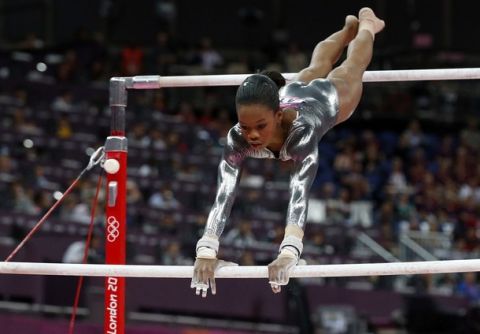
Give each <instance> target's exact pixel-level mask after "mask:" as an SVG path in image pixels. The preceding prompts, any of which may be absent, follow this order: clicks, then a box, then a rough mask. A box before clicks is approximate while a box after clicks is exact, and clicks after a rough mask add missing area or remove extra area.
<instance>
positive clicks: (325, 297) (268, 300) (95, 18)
mask: <svg viewBox="0 0 480 334" xmlns="http://www.w3.org/2000/svg"><path fill="white" fill-rule="evenodd" d="M363 6H370V7H372V8H373V9H374V10H375V11H376V12H377V14H378V15H379V16H380V17H381V18H383V19H385V21H386V25H387V26H386V28H385V30H384V31H383V32H382V33H380V34H379V35H378V36H377V38H376V42H375V51H374V58H373V61H372V64H371V66H370V67H369V70H389V69H421V68H457V67H478V64H479V62H480V57H479V56H480V46H479V43H478V42H477V40H478V38H477V33H478V31H479V30H478V28H477V25H478V22H477V21H478V15H477V13H478V9H479V7H480V5H479V3H478V2H475V1H466V0H463V1H461V0H457V1H453V0H441V1H440V0H437V1H434V0H422V1H419V0H417V1H415V0H410V1H407V0H399V1H386V0H383V1H380V0H379V1H304V0H296V1H290V0H269V1H267V0H266V1H212V0H205V1H186V0H178V1H174V0H172V1H167V0H143V1H126V0H119V1H109V0H84V1H60V0H38V1H33V0H32V1H29V0H2V1H0V41H1V44H0V78H1V79H0V115H1V116H0V127H1V131H0V194H1V197H0V198H1V201H0V213H1V214H0V252H1V255H2V256H3V257H4V258H5V257H6V256H7V255H8V254H9V253H10V252H11V251H12V249H13V248H14V247H15V245H17V244H18V242H19V241H20V240H21V239H22V238H23V236H24V235H25V234H26V233H27V232H28V231H29V230H30V228H31V227H32V226H33V224H34V223H35V222H36V221H37V220H38V219H39V218H40V217H41V216H42V215H43V214H44V213H45V212H46V211H47V210H48V209H49V208H50V207H51V206H52V204H53V203H54V201H55V198H58V195H59V193H58V192H62V191H64V190H65V189H66V188H67V187H68V186H69V185H70V183H71V182H72V180H73V179H74V178H75V177H76V176H77V175H78V174H79V173H80V171H81V170H82V169H83V168H84V167H85V166H86V164H87V163H88V159H89V157H88V156H89V155H90V154H92V152H93V150H94V149H96V148H98V147H99V146H102V145H103V144H104V141H105V138H106V136H107V135H108V133H109V126H110V114H109V110H108V80H109V78H111V77H113V76H132V75H141V74H160V75H189V74H227V73H232V74H233V73H253V72H255V71H258V70H262V69H266V68H269V69H277V70H280V71H282V72H296V71H298V70H299V69H301V68H303V67H304V66H306V64H307V62H308V58H309V56H310V53H311V50H312V49H313V47H314V46H315V44H316V43H317V42H318V41H320V40H321V39H323V38H325V37H327V36H328V35H329V34H330V33H332V32H334V31H335V30H338V29H340V27H341V26H342V24H343V21H344V17H345V16H346V15H348V14H356V13H357V12H358V10H359V9H360V8H361V7H363ZM234 92H235V88H234V87H228V88H176V89H163V90H159V91H135V92H130V93H129V104H128V112H127V132H128V133H127V137H128V140H129V166H128V173H129V182H128V195H127V202H128V221H127V223H128V235H129V236H128V253H127V258H128V260H127V262H128V263H129V264H156V265H162V264H163V265H167V264H174V265H191V264H192V263H193V259H194V245H195V242H196V241H197V239H198V237H199V235H201V233H202V229H203V224H204V222H205V219H206V215H207V214H208V210H209V208H210V205H211V204H212V202H213V196H214V193H215V186H216V165H217V163H218V161H219V159H220V155H221V152H222V143H223V140H224V137H225V134H226V131H228V129H229V128H230V126H232V125H233V124H234V122H235V121H236V118H235V110H234V103H233V101H234ZM479 93H480V85H479V83H478V81H443V82H442V81H437V82H410V83H388V84H385V83H384V84H378V83H368V84H365V88H364V96H363V98H362V102H361V104H360V106H359V108H358V110H357V111H356V112H355V114H354V115H353V117H352V118H351V119H350V120H348V121H347V122H345V123H344V124H341V125H339V126H337V127H335V128H334V129H332V130H331V131H330V132H329V133H328V134H327V135H326V136H325V137H324V139H323V140H322V142H321V143H320V144H319V150H320V155H321V157H322V158H321V159H322V161H321V165H320V169H319V172H318V175H317V178H316V180H315V183H314V185H313V188H312V195H311V203H310V212H309V224H308V226H307V230H306V237H305V252H304V256H305V258H306V260H307V262H308V263H310V264H333V263H369V262H388V261H395V260H400V261H416V260H432V259H434V260H444V259H467V258H476V257H478V254H479V251H480V239H479V238H480V225H479V223H480V222H479V219H478V217H479V213H480V168H479V167H478V166H479V162H480V161H479V156H478V153H479V151H480V130H479V128H478V117H479V116H480V98H479ZM288 168H289V166H288V164H280V163H278V162H272V161H256V160H254V161H250V160H249V161H248V163H247V165H246V167H245V170H244V175H243V176H242V183H241V189H240V193H239V196H238V198H237V201H236V204H235V206H234V209H233V211H232V215H231V221H230V222H229V224H228V228H227V230H226V231H225V232H224V235H223V238H222V241H221V256H222V257H223V258H226V259H228V260H231V261H234V262H237V263H240V264H242V265H266V264H268V263H269V262H270V261H271V260H272V259H273V258H274V256H275V254H276V251H277V248H278V244H279V241H280V240H281V239H282V237H283V235H282V233H283V226H284V214H285V207H286V203H287V200H288V176H289V173H288ZM98 173H99V170H98V169H97V170H94V171H93V172H91V173H89V174H88V175H87V176H86V177H85V178H84V179H83V180H82V181H81V183H80V184H79V185H78V187H77V188H76V190H75V191H74V192H73V193H72V194H71V195H69V196H68V197H67V199H65V201H64V203H63V204H62V206H61V207H60V208H58V210H56V211H55V213H54V215H53V216H52V217H51V218H50V219H49V220H48V221H47V222H46V223H45V224H44V226H43V227H42V229H41V230H40V231H39V232H38V233H37V234H36V235H35V236H34V237H33V238H32V239H31V240H30V241H29V242H28V243H27V244H26V245H25V247H24V248H23V249H22V250H21V251H20V252H19V253H18V255H17V256H16V257H15V258H14V260H15V261H34V262H62V261H64V262H78V261H79V254H81V249H82V246H83V245H84V240H85V237H86V233H87V229H88V223H89V221H90V209H91V204H92V199H93V196H94V193H95V187H96V182H97V178H98ZM104 196H105V194H104V193H103V191H102V192H101V194H100V202H101V203H100V207H99V209H98V210H97V215H96V219H95V223H96V230H95V235H96V237H95V238H94V241H93V243H92V247H93V249H92V251H91V253H90V254H91V256H90V258H89V262H90V263H102V262H103V243H102V238H103V220H104V218H103V216H102V213H103V208H102V206H103V205H104V203H103V202H102V200H103V198H104ZM75 285H76V279H75V278H68V277H46V276H45V277H40V276H28V277H27V276H21V277H20V276H11V275H2V276H0V328H1V329H0V332H1V333H8V334H10V333H18V334H20V333H33V332H36V333H66V332H67V329H68V319H69V316H70V313H71V306H72V305H73V298H74V292H75ZM218 285H219V287H218V295H217V296H214V297H212V296H210V297H208V298H207V299H206V300H203V299H201V298H197V297H196V296H194V292H193V290H191V289H190V288H189V281H188V280H184V279H178V280H166V279H164V280H161V279H140V278H138V279H128V280H127V305H128V306H127V324H128V327H127V333H133V334H140V333H142V334H143V333H210V332H211V333H383V334H385V333H476V332H479V329H478V328H479V326H480V320H479V319H480V315H479V312H478V310H479V309H478V303H479V301H480V286H479V281H478V276H477V275H476V274H474V273H468V274H452V275H418V276H401V277H358V278H341V279H320V278H316V279H302V280H292V281H291V283H290V285H289V287H288V288H287V289H285V291H283V292H282V294H280V295H273V294H272V293H271V291H270V288H269V286H268V284H267V282H266V281H264V280H235V279H233V280H220V281H219V282H218ZM102 298H103V281H102V280H101V279H87V280H86V281H85V283H84V288H83V289H82V295H81V300H80V308H79V312H78V320H77V323H76V333H101V332H102V329H101V328H102V325H101V322H102V320H103V309H102V308H103V299H102Z"/></svg>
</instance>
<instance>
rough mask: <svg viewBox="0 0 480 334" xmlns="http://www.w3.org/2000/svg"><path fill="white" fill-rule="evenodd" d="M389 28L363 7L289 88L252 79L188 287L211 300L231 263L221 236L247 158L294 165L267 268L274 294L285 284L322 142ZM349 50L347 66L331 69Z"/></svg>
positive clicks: (272, 78) (353, 100)
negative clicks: (279, 237) (218, 275)
mask: <svg viewBox="0 0 480 334" xmlns="http://www.w3.org/2000/svg"><path fill="white" fill-rule="evenodd" d="M384 26H385V23H384V21H383V20H380V19H379V18H377V16H376V15H375V13H374V12H373V11H372V10H371V9H370V8H362V9H361V10H360V11H359V13H358V19H357V17H355V16H352V15H349V16H347V17H346V20H345V25H344V27H343V29H342V30H340V31H338V32H336V33H334V34H333V35H331V36H329V37H328V38H327V39H325V40H324V41H322V42H320V43H318V44H317V46H316V47H315V49H314V51H313V54H312V59H311V62H310V65H309V66H308V67H307V68H305V69H304V70H302V71H300V72H299V73H298V74H297V76H296V77H295V79H294V81H293V82H292V83H290V84H288V85H286V86H285V87H282V88H281V89H279V87H281V86H283V85H285V79H283V77H282V76H281V75H280V74H279V73H276V72H274V73H272V72H265V73H264V74H254V75H251V76H249V77H248V78H247V79H245V81H244V82H243V83H242V84H241V85H240V86H239V87H238V90H237V94H236V99H235V102H236V109H237V117H238V123H237V124H236V125H235V126H234V127H232V128H231V129H230V131H229V133H228V136H227V143H226V144H225V148H224V153H223V157H222V160H221V162H220V164H219V167H218V188H217V194H216V198H215V203H214V204H213V207H212V209H211V211H210V214H209V216H208V220H207V223H206V227H205V232H204V234H203V236H202V238H201V239H200V240H199V241H198V242H197V246H196V261H195V265H194V273H193V278H192V282H191V287H192V288H194V289H196V294H197V295H200V293H201V294H202V297H206V295H207V291H208V288H209V287H211V289H212V294H215V293H216V286H215V270H217V269H218V268H220V267H222V266H225V265H229V264H230V263H228V262H225V261H222V260H219V259H217V253H218V248H219V238H220V235H221V234H222V232H223V229H224V227H225V224H226V221H227V219H228V216H229V215H230V210H231V208H232V205H233V201H234V197H235V192H236V189H237V187H238V183H239V179H240V172H241V165H242V161H243V160H244V159H245V158H247V157H253V158H262V159H280V160H283V161H286V160H293V169H292V171H291V178H290V200H289V205H288V209H287V215H286V227H285V234H284V239H283V241H282V243H281V245H280V249H279V254H278V256H277V258H276V259H275V260H274V261H273V262H272V263H270V264H269V265H268V276H269V283H270V286H271V288H272V290H273V292H274V293H278V292H280V291H281V286H282V285H286V284H287V283H288V281H289V273H290V271H291V270H292V268H293V267H295V266H296V265H297V264H298V261H299V259H300V256H301V254H302V249H303V242H302V240H303V234H304V228H305V221H306V217H307V203H308V195H309V191H310V187H311V185H312V182H313V180H314V178H315V174H316V172H317V168H318V142H319V140H320V139H321V138H322V136H323V135H324V134H325V133H326V132H327V131H328V130H329V129H330V128H332V127H333V126H334V125H335V124H338V123H341V122H343V121H345V120H346V119H348V118H349V117H350V116H351V115H352V113H353V111H354V110H355V108H356V107H357V105H358V103H359V101H360V97H361V95H362V76H363V73H364V72H365V70H366V68H367V66H368V65H369V63H370V60H371V58H372V51H373V43H374V39H375V34H377V33H378V32H379V31H381V30H382V29H383V27H384ZM347 45H348V50H347V57H346V59H345V61H343V62H342V64H341V65H340V66H338V67H336V68H333V65H334V64H335V63H336V62H337V61H338V59H339V58H340V56H341V55H342V53H343V50H344V48H345V47H346V46H347Z"/></svg>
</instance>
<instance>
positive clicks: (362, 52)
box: [327, 8, 385, 124]
mask: <svg viewBox="0 0 480 334" xmlns="http://www.w3.org/2000/svg"><path fill="white" fill-rule="evenodd" d="M358 19H359V25H358V33H357V35H356V36H355V38H354V39H353V40H352V42H351V43H350V45H349V47H348V52H347V58H346V59H345V61H344V62H343V63H342V64H341V65H340V66H339V67H337V68H335V69H334V70H333V71H331V72H330V73H329V74H328V77H327V78H328V79H329V80H330V81H331V82H332V83H333V84H334V85H335V88H336V89H337V93H338V99H339V114H338V117H337V124H338V123H340V122H343V121H344V120H346V119H348V118H349V117H350V116H351V114H352V113H353V111H354V110H355V108H356V107H357V105H358V103H359V102H360V97H361V95H362V86H363V83H362V77H363V73H364V72H365V70H366V69H367V66H368V65H369V64H370V61H371V59H372V53H373V42H374V39H375V34H377V33H378V32H380V31H381V30H382V29H383V28H384V26H385V22H384V21H383V20H380V19H379V18H378V17H377V16H376V15H375V13H374V12H373V11H372V10H371V9H370V8H362V9H360V11H359V13H358Z"/></svg>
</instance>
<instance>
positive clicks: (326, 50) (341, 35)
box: [295, 15, 358, 84]
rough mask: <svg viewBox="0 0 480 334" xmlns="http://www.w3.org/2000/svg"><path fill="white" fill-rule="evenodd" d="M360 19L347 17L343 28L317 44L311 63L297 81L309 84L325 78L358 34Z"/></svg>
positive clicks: (300, 73) (297, 77) (301, 72)
mask: <svg viewBox="0 0 480 334" xmlns="http://www.w3.org/2000/svg"><path fill="white" fill-rule="evenodd" d="M357 31H358V19H357V18H356V17H355V16H353V15H348V16H347V17H346V18H345V25H344V26H343V28H342V30H340V31H337V32H335V33H333V34H332V35H330V36H329V37H327V38H326V39H324V40H323V41H321V42H320V43H318V44H317V46H315V49H314V50H313V53H312V59H311V61H310V65H309V66H308V67H307V68H305V69H303V70H302V71H300V72H299V73H298V74H297V76H296V77H295V81H302V82H304V83H306V84H308V83H309V82H310V81H312V80H314V79H318V78H325V77H326V76H327V74H328V73H329V72H330V71H331V70H332V68H333V65H334V64H335V63H336V62H337V61H338V59H339V58H340V56H341V55H342V53H343V50H344V49H345V47H346V46H347V45H348V43H350V41H352V39H353V38H354V37H355V36H356V35H357Z"/></svg>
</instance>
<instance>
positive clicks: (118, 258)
mask: <svg viewBox="0 0 480 334" xmlns="http://www.w3.org/2000/svg"><path fill="white" fill-rule="evenodd" d="M126 105H127V91H126V88H125V81H124V79H123V78H112V79H111V80H110V110H111V112H112V115H111V117H112V124H111V136H109V137H108V138H107V140H106V143H105V164H104V166H105V170H106V172H107V198H106V200H107V202H106V210H105V263H106V264H125V260H126V213H127V206H126V204H127V203H126V197H127V193H126V184H127V138H126V137H125V108H126ZM124 333H125V278H123V277H112V276H110V277H106V278H105V310H104V334H124Z"/></svg>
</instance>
